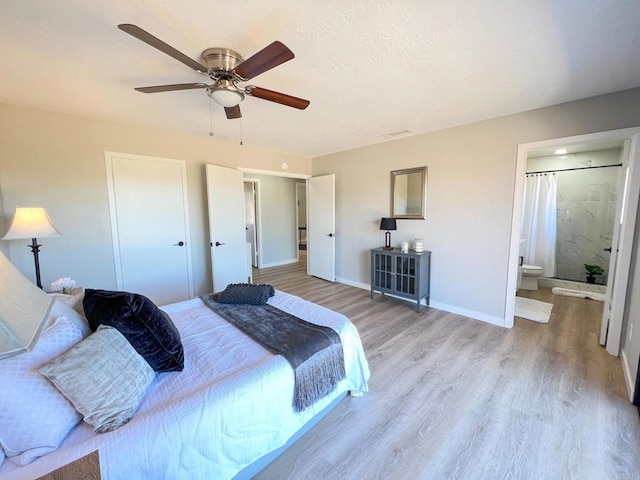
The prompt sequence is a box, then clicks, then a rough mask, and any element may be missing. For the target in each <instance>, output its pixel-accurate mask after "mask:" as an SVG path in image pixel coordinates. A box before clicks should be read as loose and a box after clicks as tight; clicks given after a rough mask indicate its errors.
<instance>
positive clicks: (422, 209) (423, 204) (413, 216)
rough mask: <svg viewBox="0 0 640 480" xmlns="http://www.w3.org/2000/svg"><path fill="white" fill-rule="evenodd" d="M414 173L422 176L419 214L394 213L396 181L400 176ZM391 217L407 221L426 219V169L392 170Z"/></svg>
mask: <svg viewBox="0 0 640 480" xmlns="http://www.w3.org/2000/svg"><path fill="white" fill-rule="evenodd" d="M415 173H420V174H422V181H421V182H420V185H421V192H420V213H412V214H408V213H396V205H395V198H396V179H397V178H398V177H399V176H402V175H411V174H415ZM391 217H392V218H404V219H409V220H426V219H427V167H416V168H405V169H403V170H393V171H392V172H391Z"/></svg>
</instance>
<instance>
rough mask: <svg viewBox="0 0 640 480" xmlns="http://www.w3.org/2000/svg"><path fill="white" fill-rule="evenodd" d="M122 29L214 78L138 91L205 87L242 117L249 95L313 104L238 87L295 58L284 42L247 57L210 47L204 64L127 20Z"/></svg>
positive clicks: (302, 106)
mask: <svg viewBox="0 0 640 480" xmlns="http://www.w3.org/2000/svg"><path fill="white" fill-rule="evenodd" d="M118 28H119V29H120V30H122V31H123V32H126V33H128V34H129V35H131V36H133V37H135V38H137V39H138V40H141V41H143V42H145V43H147V44H149V45H151V46H152V47H154V48H157V49H158V50H160V51H161V52H163V53H166V54H167V55H169V56H170V57H173V58H175V59H176V60H178V61H179V62H182V63H184V64H185V65H186V66H187V67H190V68H193V69H194V70H195V71H196V72H198V73H200V74H202V75H207V76H208V77H210V78H211V80H213V83H212V84H211V85H207V84H205V83H178V84H173V85H157V86H153V87H138V88H135V90H137V91H138V92H142V93H158V92H170V91H174V90H191V89H196V88H204V89H205V90H206V92H207V95H208V96H209V97H210V98H211V99H212V100H213V101H214V102H216V103H217V104H219V105H221V106H223V107H224V111H225V113H226V115H227V118H228V119H234V118H240V117H242V114H241V113H240V105H239V104H240V102H242V100H244V97H245V95H249V96H251V97H257V98H262V99H263V100H268V101H270V102H275V103H279V104H281V105H286V106H288V107H293V108H297V109H299V110H304V109H305V108H307V107H308V106H309V103H310V102H309V100H304V99H302V98H298V97H293V96H291V95H287V94H284V93H280V92H274V91H273V90H267V89H266V88H261V87H256V86H255V85H247V86H246V87H241V86H238V83H240V82H246V81H248V80H251V79H252V78H254V77H257V76H258V75H260V74H261V73H264V72H266V71H267V70H271V69H272V68H274V67H277V66H278V65H281V64H283V63H285V62H288V61H289V60H291V59H292V58H293V57H294V55H293V52H292V51H291V50H289V49H288V48H287V47H286V46H285V45H284V44H283V43H281V42H278V41H275V42H273V43H272V44H270V45H267V46H266V47H265V48H263V49H262V50H260V51H259V52H258V53H255V54H254V55H252V56H251V57H249V58H247V59H246V60H245V59H244V58H242V56H241V55H240V54H239V53H238V52H235V51H234V50H231V49H229V48H217V47H216V48H208V49H206V50H205V51H204V52H202V62H203V64H201V63H199V62H196V61H195V60H193V59H192V58H190V57H188V56H186V55H185V54H184V53H182V52H179V51H178V50H176V49H175V48H173V47H172V46H171V45H169V44H167V43H165V42H163V41H162V40H160V39H159V38H157V37H154V36H153V35H151V34H150V33H149V32H146V31H145V30H143V29H141V28H140V27H138V26H136V25H132V24H130V23H123V24H121V25H118Z"/></svg>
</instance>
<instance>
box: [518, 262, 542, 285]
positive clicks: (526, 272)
mask: <svg viewBox="0 0 640 480" xmlns="http://www.w3.org/2000/svg"><path fill="white" fill-rule="evenodd" d="M521 268H522V280H521V281H520V285H519V288H522V289H523V290H538V277H539V276H540V275H542V267H539V266H537V265H527V264H526V263H525V264H524V265H522V266H521Z"/></svg>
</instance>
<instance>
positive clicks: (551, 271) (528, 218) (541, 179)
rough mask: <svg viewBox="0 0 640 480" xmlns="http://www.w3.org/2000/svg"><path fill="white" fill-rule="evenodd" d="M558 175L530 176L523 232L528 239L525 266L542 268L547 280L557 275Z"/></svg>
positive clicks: (525, 195)
mask: <svg viewBox="0 0 640 480" xmlns="http://www.w3.org/2000/svg"><path fill="white" fill-rule="evenodd" d="M557 190H558V177H557V174H556V173H551V174H538V175H527V180H526V183H525V194H524V205H523V212H522V230H521V236H520V238H523V239H525V240H526V248H525V251H524V263H526V264H529V265H538V266H540V267H542V276H543V277H553V276H554V275H555V274H556V226H557V218H558V215H557V211H556V192H557Z"/></svg>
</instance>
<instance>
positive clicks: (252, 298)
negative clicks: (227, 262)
mask: <svg viewBox="0 0 640 480" xmlns="http://www.w3.org/2000/svg"><path fill="white" fill-rule="evenodd" d="M275 293H276V291H275V289H274V288H273V286H272V285H266V284H254V283H230V284H229V285H227V288H225V289H224V290H223V291H222V292H220V293H218V294H216V296H215V298H214V299H215V301H216V302H218V303H235V304H239V303H242V304H245V305H264V304H265V303H267V300H269V298H270V297H273V296H274V295H275Z"/></svg>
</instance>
